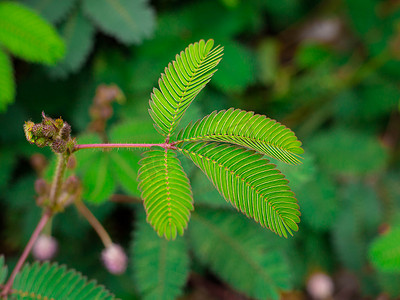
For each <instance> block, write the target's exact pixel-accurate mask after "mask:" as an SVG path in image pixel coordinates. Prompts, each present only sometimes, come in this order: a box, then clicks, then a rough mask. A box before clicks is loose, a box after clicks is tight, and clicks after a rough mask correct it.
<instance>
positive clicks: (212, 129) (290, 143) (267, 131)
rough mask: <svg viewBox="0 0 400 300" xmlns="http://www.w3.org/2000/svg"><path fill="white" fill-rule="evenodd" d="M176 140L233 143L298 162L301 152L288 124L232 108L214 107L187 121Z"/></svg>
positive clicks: (281, 159)
mask: <svg viewBox="0 0 400 300" xmlns="http://www.w3.org/2000/svg"><path fill="white" fill-rule="evenodd" d="M177 140H178V141H179V142H188V141H191V142H197V141H214V142H228V143H233V144H236V145H239V146H243V147H246V148H250V149H253V150H255V151H257V152H260V153H262V154H265V155H268V156H270V157H273V158H275V159H278V160H280V161H283V162H286V163H289V164H299V163H300V160H299V154H302V153H303V152H304V150H303V149H302V148H301V147H300V146H301V142H300V141H299V140H298V139H297V138H296V136H295V134H294V133H293V131H291V130H290V129H289V128H287V127H285V126H284V125H282V124H280V123H278V122H276V121H275V120H272V119H270V118H267V117H265V116H263V115H257V114H254V113H253V112H247V111H244V110H240V109H233V108H231V109H229V110H221V111H219V112H217V111H214V112H213V113H211V114H210V115H208V116H205V117H204V118H203V119H201V120H198V121H197V122H195V123H194V124H189V125H188V126H187V127H186V128H185V129H183V130H181V131H180V132H179V134H178V136H177Z"/></svg>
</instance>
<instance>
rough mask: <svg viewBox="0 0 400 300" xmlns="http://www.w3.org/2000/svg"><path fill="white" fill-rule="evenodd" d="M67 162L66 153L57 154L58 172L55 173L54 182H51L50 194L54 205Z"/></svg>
mask: <svg viewBox="0 0 400 300" xmlns="http://www.w3.org/2000/svg"><path fill="white" fill-rule="evenodd" d="M67 158H68V157H67ZM66 164H67V159H66V158H65V156H64V154H57V167H56V172H55V173H54V177H53V182H52V183H51V189H50V196H49V198H50V203H51V204H52V205H55V204H56V200H57V196H58V193H59V191H60V187H61V181H62V178H63V175H64V171H65V166H66Z"/></svg>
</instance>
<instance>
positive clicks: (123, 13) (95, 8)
mask: <svg viewBox="0 0 400 300" xmlns="http://www.w3.org/2000/svg"><path fill="white" fill-rule="evenodd" d="M83 10H84V12H85V14H87V15H88V16H89V17H90V19H92V21H93V22H94V23H95V24H96V26H98V27H99V28H100V29H101V30H102V31H104V32H105V33H107V34H110V35H112V36H114V37H115V38H116V39H118V40H119V41H120V42H122V43H124V44H127V45H131V44H140V43H141V42H142V40H143V39H145V38H149V37H150V36H151V35H152V34H153V30H154V26H155V17H154V12H153V10H152V9H151V8H150V6H149V5H148V1H147V0H113V1H108V0H84V1H83Z"/></svg>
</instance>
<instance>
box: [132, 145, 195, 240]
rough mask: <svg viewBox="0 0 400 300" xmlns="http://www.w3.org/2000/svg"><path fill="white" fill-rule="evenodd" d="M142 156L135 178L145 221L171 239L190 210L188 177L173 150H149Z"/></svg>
mask: <svg viewBox="0 0 400 300" xmlns="http://www.w3.org/2000/svg"><path fill="white" fill-rule="evenodd" d="M142 157H143V158H142V160H141V161H140V165H141V167H140V170H139V175H138V181H139V188H140V190H141V192H142V199H143V204H144V207H145V209H146V214H147V221H148V222H149V223H150V225H151V226H153V228H154V229H155V231H157V234H158V235H159V236H160V237H161V236H164V237H165V238H166V239H167V240H170V239H172V240H174V239H175V238H176V236H177V234H179V235H183V231H184V230H185V229H186V227H187V223H188V222H189V218H190V212H191V211H193V196H192V190H191V188H190V183H189V179H188V178H187V175H186V173H185V172H184V170H183V168H182V165H181V163H180V161H179V160H178V159H177V158H176V153H175V152H174V151H170V150H164V149H162V148H160V149H157V150H149V151H147V152H145V153H143V154H142Z"/></svg>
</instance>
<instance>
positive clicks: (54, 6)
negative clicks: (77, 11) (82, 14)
mask: <svg viewBox="0 0 400 300" xmlns="http://www.w3.org/2000/svg"><path fill="white" fill-rule="evenodd" d="M22 3H24V4H26V5H27V6H29V7H31V8H33V9H34V10H36V11H37V12H38V13H39V14H40V15H41V16H42V17H44V18H45V19H46V20H47V21H49V22H51V23H53V24H55V23H58V22H60V21H61V20H62V19H64V18H65V17H66V15H67V14H68V13H69V12H70V11H71V10H72V8H73V6H74V4H75V3H76V0H63V1H58V0H45V1H44V0H23V1H22Z"/></svg>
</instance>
